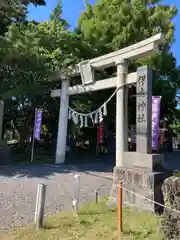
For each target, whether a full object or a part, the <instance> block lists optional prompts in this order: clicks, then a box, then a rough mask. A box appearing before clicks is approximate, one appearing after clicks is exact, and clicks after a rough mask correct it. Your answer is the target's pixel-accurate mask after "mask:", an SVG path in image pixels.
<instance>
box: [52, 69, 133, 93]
mask: <svg viewBox="0 0 180 240" xmlns="http://www.w3.org/2000/svg"><path fill="white" fill-rule="evenodd" d="M136 80H137V73H136V72H134V73H129V74H128V75H127V78H126V85H128V84H132V83H136ZM116 85H117V77H113V78H106V79H103V80H99V81H97V82H95V83H94V84H91V85H83V84H81V85H75V86H72V87H69V89H68V95H70V96H72V95H77V94H83V93H88V92H95V91H98V90H103V89H110V88H115V87H116ZM60 96H61V89H55V90H52V91H51V97H60Z"/></svg>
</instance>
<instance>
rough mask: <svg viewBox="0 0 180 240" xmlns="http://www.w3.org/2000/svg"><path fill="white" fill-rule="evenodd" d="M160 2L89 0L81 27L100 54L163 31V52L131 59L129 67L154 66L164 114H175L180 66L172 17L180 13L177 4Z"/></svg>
mask: <svg viewBox="0 0 180 240" xmlns="http://www.w3.org/2000/svg"><path fill="white" fill-rule="evenodd" d="M160 2H161V1H158V0H148V1H144V0H133V1H129V0H121V1H120V0H114V1H111V2H110V1H108V0H98V1H97V2H96V4H94V5H93V6H91V5H90V4H89V3H86V10H85V11H84V12H83V13H82V14H81V16H80V18H79V22H78V28H77V29H78V32H79V33H81V35H82V36H83V38H84V40H85V41H86V42H87V43H88V44H89V45H91V46H92V48H93V49H94V52H95V51H96V54H97V55H101V54H105V53H109V52H111V51H114V50H117V49H120V48H123V47H126V46H128V45H131V44H134V43H136V42H139V41H141V40H144V39H146V38H148V37H151V36H152V35H154V34H156V33H159V32H163V33H164V35H165V40H166V41H165V43H164V45H163V46H161V51H160V53H158V54H157V53H156V54H154V55H153V56H152V57H149V58H145V59H140V60H138V61H136V62H135V63H130V66H129V68H130V71H131V70H135V69H136V67H137V66H139V65H144V64H148V65H149V66H151V67H152V68H153V69H154V81H153V94H154V95H161V96H163V103H164V114H165V115H167V116H168V117H169V116H171V117H174V115H175V113H176V111H175V109H176V105H177V101H176V92H177V88H178V87H179V86H180V72H179V68H176V62H175V58H174V56H173V54H172V53H171V52H170V46H171V44H172V43H173V42H174V40H175V39H174V25H173V23H172V19H173V18H174V17H175V16H176V14H177V8H176V7H175V6H169V5H162V4H160ZM167 93H168V94H167ZM165 110H166V111H165Z"/></svg>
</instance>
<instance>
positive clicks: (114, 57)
mask: <svg viewBox="0 0 180 240" xmlns="http://www.w3.org/2000/svg"><path fill="white" fill-rule="evenodd" d="M162 42H163V35H162V34H161V33H159V34H157V35H155V36H153V37H150V38H148V39H146V40H144V41H141V42H139V43H136V44H134V45H131V46H129V47H126V48H123V49H120V50H118V51H115V52H112V53H109V54H106V55H104V56H100V57H97V58H94V59H91V60H87V61H83V62H81V63H79V64H78V65H77V66H76V69H74V70H73V71H71V75H70V76H73V75H81V80H82V85H75V86H72V87H70V79H69V78H70V76H66V79H65V78H62V76H59V78H61V80H62V83H61V89H56V90H53V91H52V92H51V96H52V97H60V113H59V125H58V138H57V147H56V164H62V163H64V161H65V154H66V137H67V124H68V105H69V96H71V95H75V94H83V93H87V92H92V91H98V90H103V89H109V88H119V90H118V91H117V93H116V166H120V167H122V166H123V162H124V152H126V151H127V150H128V119H127V117H128V113H127V109H128V107H127V106H128V105H127V104H128V101H127V95H128V90H127V88H126V86H127V85H129V84H132V83H136V82H137V79H138V76H139V77H141V76H140V75H141V74H142V72H143V74H144V75H146V78H147V81H146V82H147V88H148V76H149V78H151V76H150V75H149V69H148V68H147V67H145V68H139V72H134V73H130V74H128V62H127V60H135V59H138V58H140V57H146V56H149V55H150V54H152V53H153V52H154V51H156V50H157V49H158V46H159V45H160V44H161V43H162ZM110 66H117V77H113V78H108V79H104V80H100V81H97V82H96V81H95V79H94V71H95V70H97V69H105V68H107V67H110ZM151 84H152V82H151V83H150V85H151ZM120 87H121V88H120ZM146 91H147V95H148V96H150V97H152V87H150V89H146ZM148 98H149V97H148ZM141 100H142V99H141ZM146 101H148V106H150V105H151V101H150V99H147V97H146ZM148 106H147V107H146V113H145V114H146V117H147V118H149V117H148V116H150V115H149V114H151V113H148V111H149V108H148ZM150 122H151V121H149V120H147V122H146V124H145V125H146V126H144V125H142V124H141V123H139V125H138V129H139V128H141V130H142V128H144V127H145V128H146V129H145V130H143V131H145V132H144V133H145V135H147V134H149V136H148V138H147V136H140V135H141V134H140V135H139V138H138V133H137V151H138V149H140V152H143V153H150V152H151V150H150V149H151V123H150ZM149 124H150V125H149ZM149 126H150V128H149ZM138 129H137V131H139V130H138ZM140 133H141V131H140ZM138 139H139V140H138ZM148 139H149V140H150V141H149V140H148ZM141 141H145V143H144V144H143V145H144V147H143V149H142V146H141V145H142V143H141Z"/></svg>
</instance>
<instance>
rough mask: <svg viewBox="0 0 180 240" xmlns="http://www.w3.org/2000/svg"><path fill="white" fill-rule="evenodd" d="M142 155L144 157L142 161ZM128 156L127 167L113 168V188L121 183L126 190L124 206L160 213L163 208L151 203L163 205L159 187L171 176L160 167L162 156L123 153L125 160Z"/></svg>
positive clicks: (124, 191)
mask: <svg viewBox="0 0 180 240" xmlns="http://www.w3.org/2000/svg"><path fill="white" fill-rule="evenodd" d="M142 155H144V161H143V156H142ZM128 156H129V157H130V156H131V158H129V159H128V161H126V164H127V165H125V164H124V165H125V166H124V167H115V168H114V179H113V180H114V187H116V186H117V183H121V184H122V186H123V187H124V188H125V189H127V190H123V198H124V199H123V202H124V204H126V205H134V206H135V207H137V208H139V209H141V210H147V211H151V212H162V210H163V207H161V206H159V205H157V204H155V203H154V202H152V201H155V202H158V203H160V204H164V199H163V194H162V191H161V186H162V184H163V181H164V179H165V178H167V177H169V176H171V175H172V173H171V172H167V171H165V170H164V169H163V167H162V164H163V159H164V156H163V155H160V154H139V153H136V152H135V153H132V152H131V153H130V152H129V153H125V157H126V158H125V160H127V157H128ZM138 156H139V158H138ZM136 160H137V161H136ZM146 160H147V161H146ZM146 163H147V164H146ZM137 164H139V166H137ZM154 169H159V171H158V170H156V171H154ZM128 190H129V191H128ZM115 197H116V196H115ZM146 198H147V199H150V200H151V201H148V200H147V199H146Z"/></svg>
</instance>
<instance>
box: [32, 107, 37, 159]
mask: <svg viewBox="0 0 180 240" xmlns="http://www.w3.org/2000/svg"><path fill="white" fill-rule="evenodd" d="M36 111H37V109H36V108H35V119H34V124H33V134H32V145H31V162H33V159H34V143H35V138H34V128H35V122H36Z"/></svg>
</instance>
